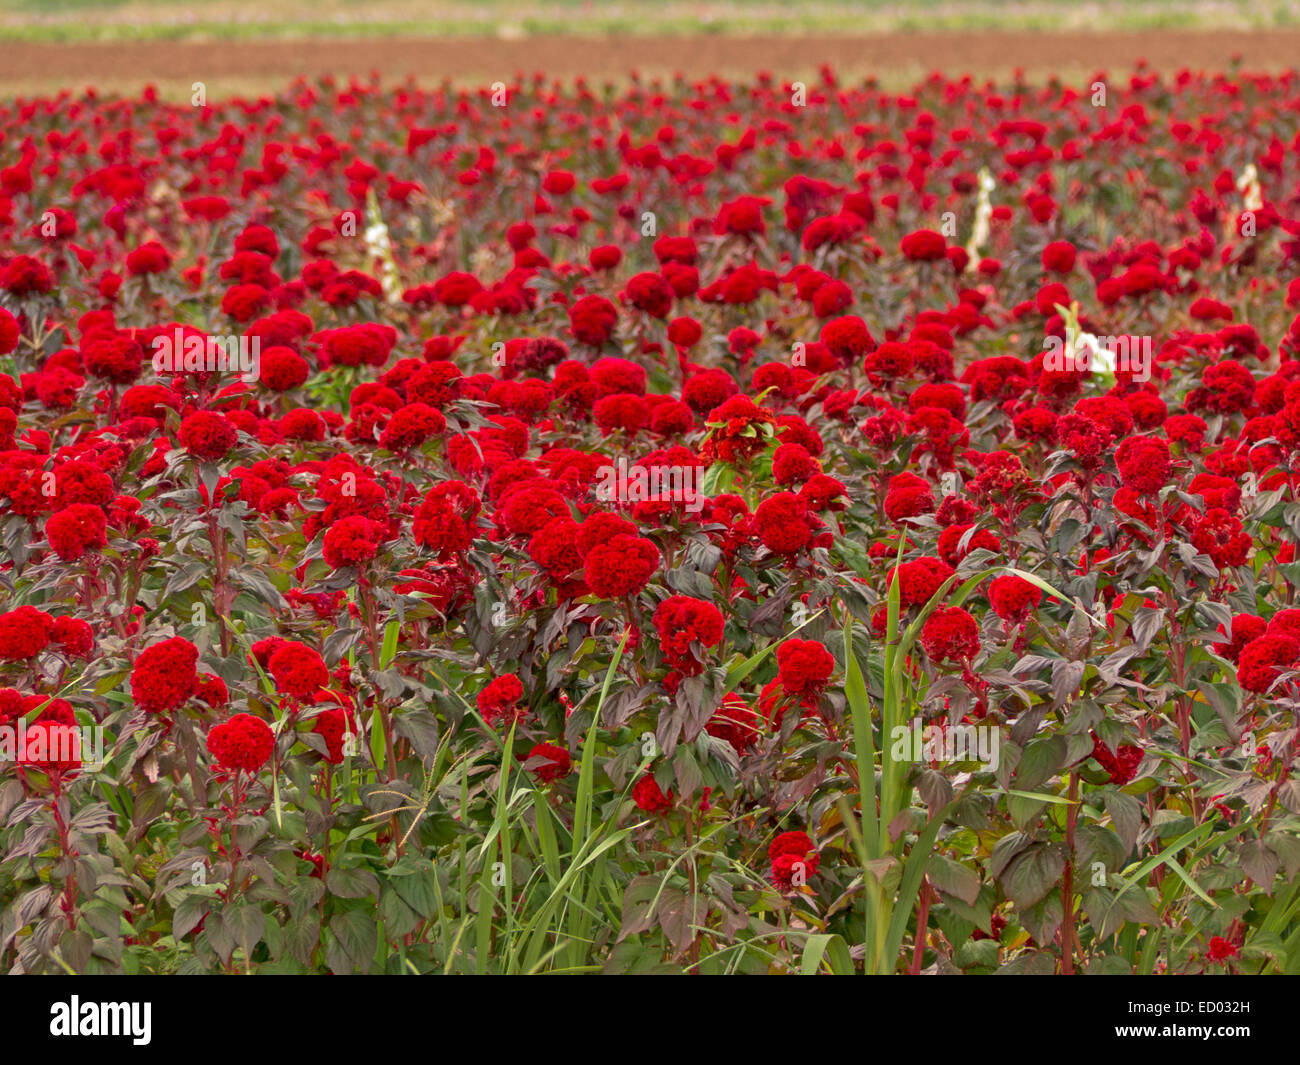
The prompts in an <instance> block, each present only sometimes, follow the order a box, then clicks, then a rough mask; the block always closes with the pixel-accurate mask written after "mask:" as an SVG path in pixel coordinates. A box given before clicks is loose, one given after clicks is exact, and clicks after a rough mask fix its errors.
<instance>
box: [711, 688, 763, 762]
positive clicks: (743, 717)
mask: <svg viewBox="0 0 1300 1065" xmlns="http://www.w3.org/2000/svg"><path fill="white" fill-rule="evenodd" d="M704 731H705V732H707V733H708V734H709V735H710V736H716V737H717V738H718V739H720V740H726V741H727V742H728V743H729V744H731V746H732V747H734V748H735V749H736V751H737V753H738V754H744V753H745V752H746V751H747V750H749V749H750V748H751V747H753V746H754V744H755V743H756V742H758V735H759V727H758V714H757V713H755V711H754V710H752V709H751V708H750V706H749V704H748V703H746V702H745V700H744V699H742V698H741V697H740V696H739V695H736V694H735V693H734V692H728V693H727V694H726V695H724V696H723V697H722V705H721V706H719V707H718V709H717V711H715V713H714V714H713V716H712V717H711V718H709V720H708V723H707V724H706V725H705V726H704Z"/></svg>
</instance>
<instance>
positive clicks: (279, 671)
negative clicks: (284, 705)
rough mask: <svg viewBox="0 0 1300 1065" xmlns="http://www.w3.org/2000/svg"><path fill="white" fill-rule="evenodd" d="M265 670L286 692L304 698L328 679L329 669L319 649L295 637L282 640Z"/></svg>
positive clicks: (280, 688)
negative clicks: (298, 640) (300, 641)
mask: <svg viewBox="0 0 1300 1065" xmlns="http://www.w3.org/2000/svg"><path fill="white" fill-rule="evenodd" d="M266 671H267V672H268V673H270V674H271V677H272V679H274V681H275V686H276V687H277V688H279V690H280V691H281V692H283V693H284V694H285V695H291V696H294V697H296V698H298V699H307V698H310V697H311V696H313V695H315V694H316V691H317V690H318V689H320V688H324V687H325V686H326V685H327V684H329V682H330V672H329V669H328V668H327V667H326V665H325V659H323V658H322V657H321V656H320V652H318V651H316V650H315V649H314V648H311V647H308V646H307V645H306V644H305V643H298V642H297V641H296V640H285V641H284V642H283V643H281V644H279V645H278V646H277V647H276V648H275V650H274V651H272V653H271V656H270V658H269V659H268V660H267V664H266Z"/></svg>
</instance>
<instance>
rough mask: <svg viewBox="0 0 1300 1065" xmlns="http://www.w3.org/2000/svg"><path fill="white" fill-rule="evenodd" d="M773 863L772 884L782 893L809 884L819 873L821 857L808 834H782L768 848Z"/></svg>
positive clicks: (793, 832) (768, 854)
mask: <svg viewBox="0 0 1300 1065" xmlns="http://www.w3.org/2000/svg"><path fill="white" fill-rule="evenodd" d="M767 857H768V860H769V861H771V863H772V883H773V884H775V885H776V887H777V888H778V889H779V890H781V891H789V890H790V889H791V888H793V887H797V886H799V885H801V884H804V883H807V880H808V878H809V877H810V876H812V875H813V874H814V873H816V872H817V867H818V865H819V864H820V863H821V855H820V854H818V852H817V849H816V848H815V847H814V846H813V842H812V840H811V839H809V838H808V834H807V833H806V832H800V831H797V830H796V831H791V832H782V833H780V834H779V835H778V836H777V837H776V838H775V839H773V840H772V842H771V844H770V845H769V846H768V848H767Z"/></svg>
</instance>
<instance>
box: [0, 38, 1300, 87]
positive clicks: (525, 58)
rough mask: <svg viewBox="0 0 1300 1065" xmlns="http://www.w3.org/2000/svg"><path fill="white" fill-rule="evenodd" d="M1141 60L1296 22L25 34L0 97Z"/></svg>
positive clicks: (1262, 53) (1059, 66)
mask: <svg viewBox="0 0 1300 1065" xmlns="http://www.w3.org/2000/svg"><path fill="white" fill-rule="evenodd" d="M1143 60H1145V61H1146V62H1148V63H1149V64H1150V66H1152V67H1153V68H1155V69H1157V70H1162V71H1173V70H1178V69H1180V68H1183V67H1188V68H1190V69H1192V70H1215V71H1218V70H1226V69H1228V68H1229V66H1230V65H1231V64H1232V63H1233V62H1234V61H1237V60H1239V61H1240V63H1241V66H1242V67H1243V68H1244V69H1246V70H1249V71H1271V72H1276V71H1279V70H1283V69H1288V68H1296V67H1297V66H1300V31H1296V30H1276V31H1267V32H1255V31H1236V32H1228V31H1217V32H1213V33H1197V32H1164V31H1161V32H1150V33H1097V34H1077V33H1041V34H1032V33H968V34H948V33H934V34H894V35H889V36H874V37H865V36H864V37H844V36H840V37H830V36H806V37H727V36H710V35H700V36H693V37H634V36H620V37H612V38H599V37H596V38H592V37H533V38H526V39H522V40H500V39H489V38H458V39H442V40H424V39H414V38H395V39H385V38H375V39H364V38H363V39H355V40H339V39H333V40H324V39H322V40H296V41H276V40H271V41H213V42H202V41H185V42H174V41H157V42H154V41H131V42H112V43H79V44H27V43H18V42H13V41H0V93H3V94H5V95H13V94H14V93H30V92H47V91H51V90H53V89H56V88H69V89H81V88H84V87H86V86H89V85H93V86H96V87H97V88H100V89H102V90H106V91H132V92H134V91H138V89H139V88H141V87H142V86H143V85H145V84H146V83H153V84H156V85H158V86H159V87H160V88H164V89H165V90H167V91H169V93H175V92H177V91H179V89H181V88H185V89H186V90H188V86H189V85H190V84H191V83H192V82H195V81H202V82H204V83H205V85H206V86H207V89H208V92H209V94H212V93H214V92H215V93H218V94H221V93H223V92H244V91H250V90H251V91H262V90H265V89H269V88H273V87H275V86H277V85H283V84H285V83H286V82H287V81H288V80H290V79H292V78H295V77H298V76H306V77H317V76H321V75H326V74H333V75H336V76H349V75H363V76H364V75H368V74H370V73H371V72H378V73H379V74H380V75H381V76H382V78H383V79H384V80H385V81H398V80H402V79H405V78H408V77H414V78H416V79H417V81H419V82H420V83H421V84H426V83H427V84H436V83H437V82H440V81H442V80H443V79H446V78H450V79H452V80H454V81H457V82H462V83H463V82H473V81H483V82H490V81H494V80H508V79H509V78H510V77H511V76H512V75H514V74H515V73H516V72H521V71H522V72H525V73H528V74H532V73H534V72H543V73H545V74H546V75H548V76H549V77H554V78H571V77H574V76H576V75H580V74H581V75H585V76H586V77H588V78H591V79H596V80H600V79H622V78H625V77H626V76H627V75H628V73H629V72H630V71H633V70H637V71H640V72H641V73H642V74H644V75H646V76H664V75H671V74H674V73H678V72H680V73H683V74H685V75H686V76H687V77H692V78H695V77H705V76H707V75H709V74H721V75H728V76H736V75H744V74H752V73H754V72H755V71H759V70H766V71H770V72H772V74H773V75H774V76H776V77H777V78H781V79H797V78H800V77H805V76H808V75H811V74H815V73H816V71H817V68H818V67H819V66H820V65H821V64H823V63H829V64H830V65H831V66H832V67H833V68H834V69H835V70H836V72H837V73H838V74H839V75H840V77H841V78H843V79H858V78H861V77H864V76H867V75H870V74H877V75H879V76H880V77H881V78H882V81H885V82H886V83H894V84H896V83H897V82H898V79H899V78H900V77H913V78H916V77H922V76H924V75H925V74H926V73H928V72H929V71H932V70H939V71H943V72H945V73H956V72H969V73H972V74H975V75H977V76H980V77H991V76H1003V77H1005V76H1007V75H1009V74H1011V73H1012V72H1013V71H1015V70H1017V69H1023V70H1024V71H1025V73H1026V75H1027V76H1029V77H1032V78H1035V79H1036V80H1041V79H1042V78H1043V77H1044V76H1046V75H1049V74H1052V73H1058V74H1060V75H1061V76H1062V77H1063V78H1064V77H1075V76H1077V77H1085V76H1087V75H1089V74H1091V73H1094V72H1097V71H1102V70H1105V71H1108V72H1112V73H1118V74H1127V73H1129V72H1130V71H1132V70H1133V68H1134V66H1135V64H1137V63H1138V62H1140V61H1143Z"/></svg>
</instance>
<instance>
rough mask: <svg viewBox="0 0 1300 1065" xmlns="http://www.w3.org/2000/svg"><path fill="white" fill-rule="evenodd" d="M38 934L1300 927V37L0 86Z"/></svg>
mask: <svg viewBox="0 0 1300 1065" xmlns="http://www.w3.org/2000/svg"><path fill="white" fill-rule="evenodd" d="M0 145H2V146H3V159H4V163H5V165H4V166H3V167H2V168H0V308H3V309H0V762H2V763H3V764H2V765H0V964H2V965H3V969H4V970H5V971H8V972H16V973H60V972H63V973H66V972H72V973H165V974H171V973H182V974H189V973H220V972H227V973H245V972H252V973H335V974H349V973H393V974H399V973H455V974H468V973H493V974H501V973H511V974H517V973H535V972H556V973H611V974H619V973H679V972H686V973H699V974H729V973H759V974H767V973H770V974H782V973H803V974H814V973H835V974H842V973H852V972H865V973H872V974H885V973H899V974H906V973H911V974H919V973H944V974H946V973H967V974H984V973H992V972H1008V973H1043V974H1053V973H1055V974H1072V973H1088V974H1118V973H1171V974H1177V973H1247V974H1256V973H1257V974H1277V973H1290V974H1294V973H1300V880H1298V879H1297V873H1300V781H1297V779H1296V778H1295V776H1294V770H1295V767H1296V762H1297V758H1298V757H1300V732H1298V731H1297V710H1298V708H1300V603H1297V601H1296V589H1297V586H1300V558H1297V554H1296V545H1297V543H1298V542H1300V468H1298V467H1297V455H1298V454H1300V81H1298V80H1297V77H1296V76H1295V74H1294V73H1292V74H1287V75H1250V74H1246V73H1240V72H1234V73H1231V74H1224V75H1218V76H1215V75H1208V74H1198V73H1193V72H1190V71H1182V72H1175V73H1169V74H1155V73H1151V72H1148V71H1146V70H1141V69H1139V70H1138V71H1137V72H1136V73H1133V74H1126V75H1124V76H1118V75H1104V74H1099V75H1097V77H1096V78H1095V79H1093V80H1092V81H1091V82H1090V83H1088V84H1080V85H1065V84H1061V83H1059V82H1055V81H1046V82H1044V81H1038V82H1036V83H1034V84H1022V83H1020V82H1019V81H1018V80H1016V79H1009V80H1007V81H1005V83H1002V84H992V83H981V82H975V81H973V80H971V79H969V78H967V79H962V78H960V77H956V76H944V75H940V74H937V73H936V74H933V75H931V76H930V77H928V78H926V79H925V80H924V81H922V82H921V83H919V84H917V85H916V86H915V88H914V89H913V90H912V91H911V92H909V93H906V94H901V95H900V94H898V93H895V92H887V91H884V90H883V89H881V88H880V87H878V86H877V85H875V84H874V83H870V82H868V83H862V82H856V83H848V82H847V81H846V82H845V83H843V84H841V83H839V82H837V79H836V77H835V74H834V73H833V71H832V70H830V69H829V68H826V69H823V71H822V72H821V77H820V80H818V81H815V82H809V83H807V84H804V83H789V82H787V81H784V80H783V79H782V78H781V77H780V76H778V75H768V74H760V75H758V76H756V77H755V78H752V79H749V80H745V81H730V80H724V79H722V78H718V77H715V78H712V79H706V80H699V81H693V80H687V79H685V78H678V79H676V80H666V81H663V82H659V81H650V80H643V79H639V78H635V77H634V78H632V79H631V80H629V81H626V82H625V83H623V84H621V85H618V86H615V85H596V84H591V83H588V82H586V81H584V80H582V79H577V80H576V81H564V82H558V81H550V80H547V79H546V78H544V77H541V76H536V77H522V76H516V77H514V78H512V79H511V80H509V81H502V82H497V83H494V84H492V85H484V86H482V87H481V88H476V89H470V88H464V89H460V88H453V87H451V86H444V87H442V88H417V87H416V86H415V84H414V83H410V84H407V85H405V86H397V87H381V86H380V85H379V84H378V83H377V82H365V81H351V82H349V81H346V80H342V79H340V80H332V79H326V80H323V81H320V82H307V81H298V82H296V83H294V84H292V85H291V86H289V87H288V88H287V89H285V90H284V91H283V92H281V93H279V94H277V95H273V96H272V95H268V96H265V97H263V98H256V99H255V98H240V99H224V100H218V99H207V98H205V96H204V94H203V93H202V92H201V91H200V89H199V88H197V87H196V92H195V98H194V99H193V100H191V101H188V102H182V103H168V102H164V101H162V100H161V99H159V98H157V96H156V95H155V94H153V93H150V92H146V93H145V94H144V95H142V96H138V97H134V98H119V97H110V96H100V95H96V94H94V93H89V94H85V95H73V94H70V93H64V94H62V95H60V96H57V97H50V98H40V99H17V100H11V101H8V102H5V103H2V104H0Z"/></svg>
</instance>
